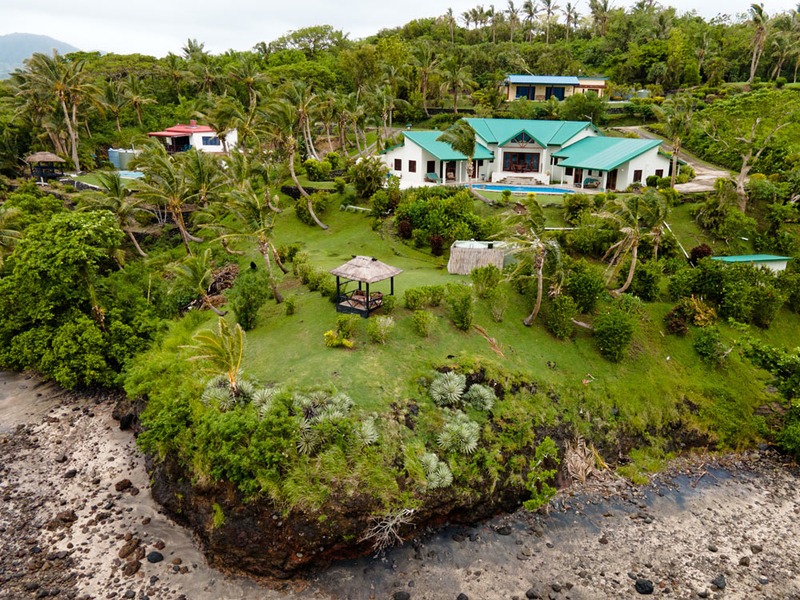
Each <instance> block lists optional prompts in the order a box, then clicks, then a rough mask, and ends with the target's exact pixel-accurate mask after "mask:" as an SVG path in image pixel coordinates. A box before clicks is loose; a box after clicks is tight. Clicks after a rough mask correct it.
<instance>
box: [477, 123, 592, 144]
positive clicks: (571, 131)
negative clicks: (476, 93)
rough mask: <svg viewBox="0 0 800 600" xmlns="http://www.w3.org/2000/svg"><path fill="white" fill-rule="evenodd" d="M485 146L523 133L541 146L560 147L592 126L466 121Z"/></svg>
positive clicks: (503, 142)
mask: <svg viewBox="0 0 800 600" xmlns="http://www.w3.org/2000/svg"><path fill="white" fill-rule="evenodd" d="M466 121H467V123H469V124H470V126H471V127H472V128H473V129H474V130H475V133H477V134H478V135H479V136H480V137H481V139H483V140H484V141H485V142H486V143H487V144H497V145H499V146H502V145H503V144H506V143H508V142H509V141H510V140H513V139H514V138H515V137H517V136H518V135H519V134H520V133H522V132H525V133H527V134H528V135H529V136H531V137H532V138H533V139H535V140H536V142H537V143H538V144H539V145H540V146H542V147H546V146H560V145H562V144H564V143H566V142H568V141H569V140H570V139H572V138H573V137H574V136H576V135H577V134H578V133H580V132H581V131H583V130H584V129H586V128H587V127H590V128H592V129H595V127H594V125H592V124H591V123H589V122H587V121H537V120H533V119H466Z"/></svg>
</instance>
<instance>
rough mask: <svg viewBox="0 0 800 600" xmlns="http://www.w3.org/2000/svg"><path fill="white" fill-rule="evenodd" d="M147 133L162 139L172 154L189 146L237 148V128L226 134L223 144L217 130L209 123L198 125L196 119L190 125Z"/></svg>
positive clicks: (206, 149)
mask: <svg viewBox="0 0 800 600" xmlns="http://www.w3.org/2000/svg"><path fill="white" fill-rule="evenodd" d="M147 135H149V136H150V137H155V138H159V139H161V140H162V141H163V144H164V146H165V147H166V148H167V152H169V153H170V154H174V153H176V152H186V151H187V150H188V149H189V148H196V149H197V150H200V151H202V152H212V153H216V152H225V151H226V150H232V149H233V148H235V147H236V143H237V141H238V134H237V132H236V130H235V129H232V130H231V131H228V132H227V133H226V134H225V143H224V144H223V141H222V140H221V139H220V137H219V136H218V135H217V132H216V131H214V130H213V129H212V128H211V127H209V126H208V125H198V124H197V121H195V120H194V119H192V120H191V121H189V124H188V125H182V124H180V123H179V124H178V125H173V126H172V127H167V128H166V129H165V130H164V131H151V132H150V133H148V134H147Z"/></svg>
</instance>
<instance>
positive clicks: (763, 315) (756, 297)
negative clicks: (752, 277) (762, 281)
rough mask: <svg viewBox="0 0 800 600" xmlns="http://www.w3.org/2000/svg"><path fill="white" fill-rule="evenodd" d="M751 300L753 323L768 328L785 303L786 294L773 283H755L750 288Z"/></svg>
mask: <svg viewBox="0 0 800 600" xmlns="http://www.w3.org/2000/svg"><path fill="white" fill-rule="evenodd" d="M750 301H751V302H752V306H753V310H752V313H751V317H752V323H753V325H755V326H756V327H760V328H761V329H767V328H768V327H769V326H770V324H771V323H772V321H774V320H775V317H776V316H778V311H779V310H780V309H781V306H783V303H784V296H783V295H782V294H781V293H780V292H779V291H778V290H776V289H775V288H774V287H773V286H771V285H754V286H753V287H752V288H751V289H750Z"/></svg>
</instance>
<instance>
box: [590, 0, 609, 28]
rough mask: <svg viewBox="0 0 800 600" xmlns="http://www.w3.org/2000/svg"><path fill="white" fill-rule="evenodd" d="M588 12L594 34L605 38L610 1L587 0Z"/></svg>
mask: <svg viewBox="0 0 800 600" xmlns="http://www.w3.org/2000/svg"><path fill="white" fill-rule="evenodd" d="M589 12H590V13H591V15H592V23H593V25H594V30H595V33H599V34H600V35H601V36H605V35H606V31H607V30H608V15H609V13H610V12H611V2H610V0H589Z"/></svg>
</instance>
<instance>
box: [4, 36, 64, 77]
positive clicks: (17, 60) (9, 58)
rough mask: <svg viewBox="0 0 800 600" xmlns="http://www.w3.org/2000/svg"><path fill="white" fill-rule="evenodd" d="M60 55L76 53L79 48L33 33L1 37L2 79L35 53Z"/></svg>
mask: <svg viewBox="0 0 800 600" xmlns="http://www.w3.org/2000/svg"><path fill="white" fill-rule="evenodd" d="M54 49H55V50H58V53H59V54H66V53H67V52H76V51H77V50H78V48H76V47H75V46H70V45H69V44H67V43H65V42H59V41H58V40H56V39H53V38H51V37H48V36H46V35H35V34H32V33H9V34H7V35H0V79H5V78H7V77H8V76H9V75H10V74H11V72H12V71H13V70H14V69H17V68H19V67H21V66H22V61H24V60H25V59H26V58H28V57H29V56H30V55H31V54H33V53H34V52H42V53H50V52H52V51H53V50H54Z"/></svg>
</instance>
